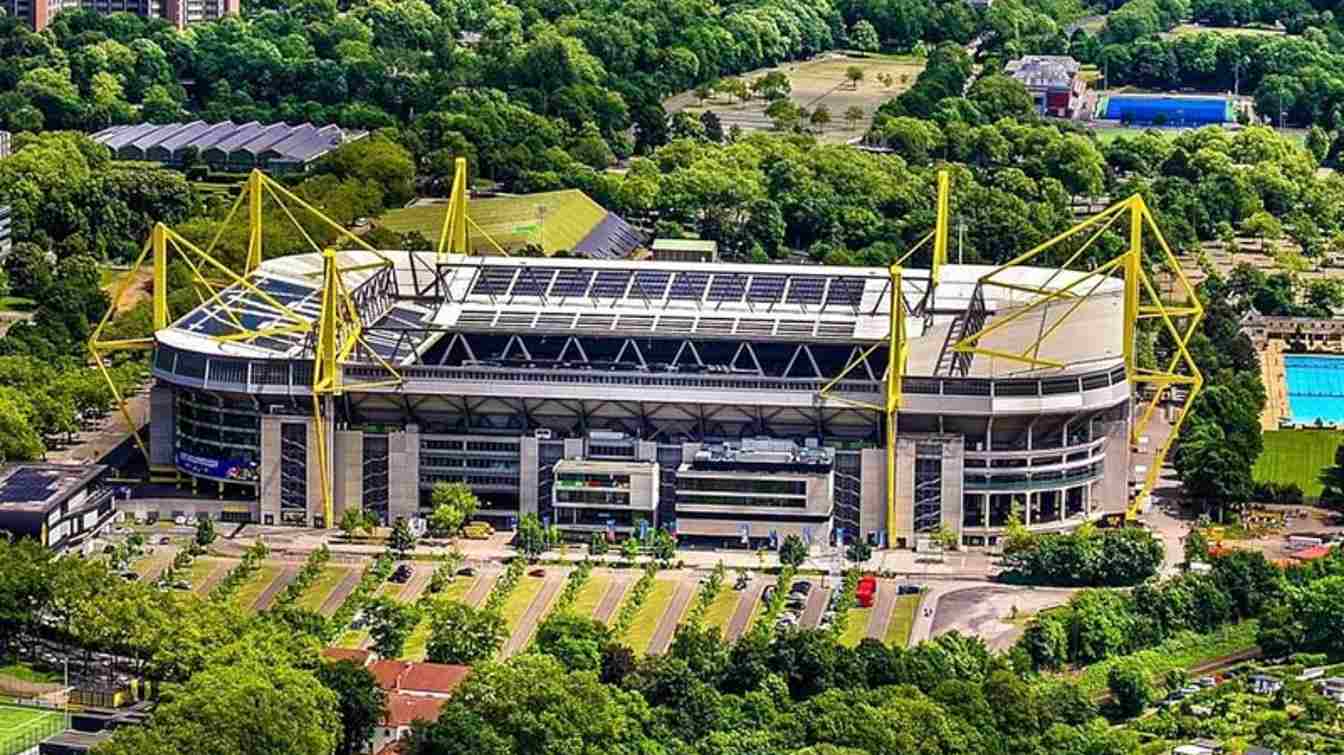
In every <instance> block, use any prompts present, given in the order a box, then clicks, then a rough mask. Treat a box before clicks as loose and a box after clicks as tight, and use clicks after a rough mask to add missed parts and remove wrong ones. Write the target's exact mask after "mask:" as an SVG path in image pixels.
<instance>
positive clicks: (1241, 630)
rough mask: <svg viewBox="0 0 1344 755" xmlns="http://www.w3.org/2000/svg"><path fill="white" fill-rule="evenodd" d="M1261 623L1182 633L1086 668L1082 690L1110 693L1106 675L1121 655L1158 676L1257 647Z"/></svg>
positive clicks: (1080, 680)
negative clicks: (1145, 648) (1208, 632)
mask: <svg viewBox="0 0 1344 755" xmlns="http://www.w3.org/2000/svg"><path fill="white" fill-rule="evenodd" d="M1256 628H1257V623H1256V622H1255V621H1254V620H1251V621H1243V622H1241V623H1240V624H1233V625H1231V626H1227V627H1223V628H1222V629H1221V630H1219V631H1217V632H1212V633H1210V634H1195V633H1194V632H1182V633H1181V634H1178V635H1177V636H1175V637H1173V638H1171V639H1170V640H1167V641H1166V642H1164V643H1162V644H1161V645H1158V646H1157V647H1155V648H1152V649H1150V650H1144V651H1142V652H1139V653H1135V654H1134V655H1132V656H1120V657H1118V658H1110V659H1107V660H1104V661H1102V662H1100V663H1094V664H1092V665H1091V666H1088V667H1087V668H1085V669H1083V670H1082V672H1080V673H1079V674H1078V675H1077V677H1076V681H1077V683H1078V691H1079V692H1082V693H1083V694H1084V695H1087V696H1088V697H1093V698H1095V697H1100V696H1101V695H1103V694H1105V693H1106V675H1107V674H1108V673H1109V672H1110V669H1111V666H1113V665H1115V663H1116V662H1118V661H1119V660H1120V659H1121V658H1138V659H1139V661H1140V662H1142V663H1143V665H1144V667H1145V668H1147V669H1148V671H1149V673H1150V676H1151V677H1152V678H1154V679H1157V678H1159V677H1161V675H1162V674H1163V673H1165V672H1167V671H1168V670H1170V669H1188V668H1192V667H1194V666H1198V665H1200V664H1202V663H1207V662H1208V661H1212V660H1216V659H1218V658H1222V657H1223V656H1227V655H1231V654H1233V653H1239V652H1241V651H1243V650H1249V649H1251V648H1253V647H1255V632H1256Z"/></svg>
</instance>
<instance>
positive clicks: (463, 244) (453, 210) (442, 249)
mask: <svg viewBox="0 0 1344 755" xmlns="http://www.w3.org/2000/svg"><path fill="white" fill-rule="evenodd" d="M467 173H468V171H467V159H466V158H465V157H459V158H457V159H456V160H454V161H453V188H452V191H450V192H449V193H448V209H447V210H446V211H445V212H444V215H443V227H442V228H440V229H439V243H438V246H436V247H435V250H436V251H437V255H436V256H437V259H438V261H439V262H443V261H444V257H447V256H448V255H450V254H471V250H470V249H469V248H467V226H471V227H472V228H473V229H474V230H475V231H476V233H477V234H479V235H480V236H481V238H483V239H485V240H486V241H488V242H490V245H491V246H492V247H494V249H495V252H497V253H498V254H500V255H503V256H505V257H507V256H509V253H508V252H506V251H504V247H502V246H500V245H499V242H497V241H495V239H494V237H492V236H491V235H490V234H488V233H486V232H485V229H484V228H481V227H480V226H479V225H476V221H474V220H472V219H471V216H470V215H468V214H467V195H468V194H469V193H470V189H469V188H468V187H467Z"/></svg>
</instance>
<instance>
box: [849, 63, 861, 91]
mask: <svg viewBox="0 0 1344 755" xmlns="http://www.w3.org/2000/svg"><path fill="white" fill-rule="evenodd" d="M845 81H848V82H849V88H850V89H858V88H859V82H860V81H863V68H861V67H859V66H849V67H848V68H846V69H845Z"/></svg>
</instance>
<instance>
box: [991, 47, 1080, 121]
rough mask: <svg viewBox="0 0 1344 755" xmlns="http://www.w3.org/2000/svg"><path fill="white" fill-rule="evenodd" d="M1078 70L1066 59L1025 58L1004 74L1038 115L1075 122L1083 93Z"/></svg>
mask: <svg viewBox="0 0 1344 755" xmlns="http://www.w3.org/2000/svg"><path fill="white" fill-rule="evenodd" d="M1079 68H1080V66H1079V64H1078V61H1076V60H1074V59H1073V58H1071V57H1069V56H1068V55H1026V56H1023V57H1021V58H1018V59H1016V60H1012V61H1009V62H1008V65H1007V66H1005V67H1004V72H1005V73H1007V74H1008V75H1009V76H1012V77H1013V78H1014V79H1017V80H1018V81H1020V82H1022V85H1023V86H1025V87H1026V88H1027V92H1028V93H1029V94H1031V97H1032V99H1033V100H1034V101H1035V103H1036V112H1037V113H1039V114H1040V115H1052V116H1055V117H1056V118H1078V117H1082V116H1083V115H1084V112H1083V110H1084V108H1083V95H1084V94H1085V93H1086V92H1087V82H1085V81H1084V80H1083V78H1082V77H1081V76H1079V75H1078V71H1079Z"/></svg>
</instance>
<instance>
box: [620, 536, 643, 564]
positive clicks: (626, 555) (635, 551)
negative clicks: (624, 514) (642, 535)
mask: <svg viewBox="0 0 1344 755" xmlns="http://www.w3.org/2000/svg"><path fill="white" fill-rule="evenodd" d="M639 551H640V548H639V540H637V539H635V538H633V537H627V538H626V539H624V540H622V541H621V558H623V559H625V560H626V561H629V562H631V563H634V562H635V560H636V559H638V558H639Z"/></svg>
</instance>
